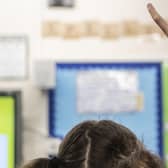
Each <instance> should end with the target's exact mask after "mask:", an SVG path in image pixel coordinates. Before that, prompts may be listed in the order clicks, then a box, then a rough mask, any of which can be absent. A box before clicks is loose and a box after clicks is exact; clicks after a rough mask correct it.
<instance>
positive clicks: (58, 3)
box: [49, 0, 74, 7]
mask: <svg viewBox="0 0 168 168" xmlns="http://www.w3.org/2000/svg"><path fill="white" fill-rule="evenodd" d="M49 6H50V7H73V6H74V0H49Z"/></svg>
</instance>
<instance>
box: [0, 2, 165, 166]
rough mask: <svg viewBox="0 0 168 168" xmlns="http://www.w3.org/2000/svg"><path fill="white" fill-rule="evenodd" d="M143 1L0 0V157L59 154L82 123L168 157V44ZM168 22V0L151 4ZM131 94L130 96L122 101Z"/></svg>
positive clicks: (12, 160)
mask: <svg viewBox="0 0 168 168" xmlns="http://www.w3.org/2000/svg"><path fill="white" fill-rule="evenodd" d="M148 2H149V1H147V0H124V1H123V0H117V1H115V0H35V1H33V0H15V1H11V0H6V1H2V0H0V149H2V150H1V151H0V162H1V163H2V167H1V168H14V167H15V166H16V165H19V164H20V163H22V162H25V161H27V160H30V159H33V158H36V157H48V156H49V155H53V154H56V153H57V150H58V147H59V144H60V142H61V140H62V138H63V137H64V136H65V134H66V133H67V132H68V131H69V130H70V129H71V128H72V127H73V126H74V125H76V124H77V123H79V122H81V121H84V120H88V119H96V120H101V119H110V120H114V121H116V122H119V123H121V124H123V125H125V126H127V127H129V128H130V129H131V130H132V131H133V132H134V133H135V134H136V135H137V136H138V137H139V138H140V139H141V140H143V142H144V144H145V145H146V146H147V148H148V149H150V150H151V151H153V152H155V153H157V154H159V155H160V156H161V157H163V158H164V160H165V161H167V159H168V158H167V157H168V155H167V154H168V144H167V143H168V142H167V141H166V140H167V138H168V132H167V128H168V126H167V122H168V105H167V100H168V88H167V86H168V85H167V84H168V70H167V60H168V40H167V39H166V38H165V36H164V35H163V34H162V32H161V31H160V30H159V28H158V27H157V26H156V25H155V23H154V22H153V21H152V19H151V17H150V15H149V14H148V11H147V9H146V4H147V3H148ZM150 2H152V3H153V4H154V5H155V7H156V8H157V9H158V11H159V12H160V13H161V15H162V16H164V17H165V18H167V19H168V12H167V7H168V1H167V0H151V1H150ZM128 100H129V101H128Z"/></svg>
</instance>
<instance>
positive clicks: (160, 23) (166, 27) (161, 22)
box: [147, 3, 168, 37]
mask: <svg viewBox="0 0 168 168" xmlns="http://www.w3.org/2000/svg"><path fill="white" fill-rule="evenodd" d="M147 8H148V11H149V13H150V15H151V16H152V18H153V20H154V21H155V22H156V24H157V25H158V26H159V27H160V28H161V29H162V31H163V32H164V33H165V34H166V36H167V37H168V23H167V22H166V21H165V20H164V19H163V18H162V16H160V15H159V13H158V12H157V11H156V9H155V8H154V6H153V5H152V4H151V3H149V4H148V5H147Z"/></svg>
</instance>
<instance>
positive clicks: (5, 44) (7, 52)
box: [0, 36, 28, 80]
mask: <svg viewBox="0 0 168 168" xmlns="http://www.w3.org/2000/svg"><path fill="white" fill-rule="evenodd" d="M27 48H28V46H27V40H26V38H25V37H12V36H11V37H8V36H4V37H2V36H1V37H0V79H5V80H6V79H9V80H11V79H24V78H25V77H26V76H27V62H28V58H27V54H28V53H27Z"/></svg>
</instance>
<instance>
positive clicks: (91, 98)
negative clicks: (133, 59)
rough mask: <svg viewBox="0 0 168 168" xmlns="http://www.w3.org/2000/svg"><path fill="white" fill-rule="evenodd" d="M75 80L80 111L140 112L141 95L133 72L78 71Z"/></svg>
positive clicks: (135, 73) (136, 76)
mask: <svg viewBox="0 0 168 168" xmlns="http://www.w3.org/2000/svg"><path fill="white" fill-rule="evenodd" d="M76 83H77V111H78V112H79V113H90V112H91V113H118V112H132V111H139V105H140V103H139V101H140V97H141V98H142V94H141V93H140V92H139V80H138V73H137V72H136V71H133V70H127V71H123V70H122V71H121V70H117V71H116V70H90V71H89V70H88V71H79V72H78V74H77V81H76Z"/></svg>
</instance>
